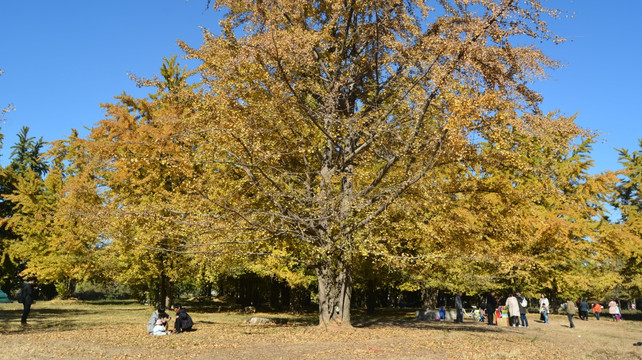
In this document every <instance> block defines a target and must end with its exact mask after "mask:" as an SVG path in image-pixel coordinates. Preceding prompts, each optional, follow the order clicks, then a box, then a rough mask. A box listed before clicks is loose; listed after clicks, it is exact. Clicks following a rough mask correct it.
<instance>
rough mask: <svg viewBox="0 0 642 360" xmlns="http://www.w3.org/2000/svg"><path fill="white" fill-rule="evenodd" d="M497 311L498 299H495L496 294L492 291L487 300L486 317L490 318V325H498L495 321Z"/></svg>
mask: <svg viewBox="0 0 642 360" xmlns="http://www.w3.org/2000/svg"><path fill="white" fill-rule="evenodd" d="M496 309H497V299H495V292H494V291H491V292H490V294H488V298H486V315H487V316H488V325H497V324H495V323H494V321H493V317H494V316H495V310H496Z"/></svg>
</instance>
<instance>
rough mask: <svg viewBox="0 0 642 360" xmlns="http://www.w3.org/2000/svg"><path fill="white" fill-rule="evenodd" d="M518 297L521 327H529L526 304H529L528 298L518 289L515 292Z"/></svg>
mask: <svg viewBox="0 0 642 360" xmlns="http://www.w3.org/2000/svg"><path fill="white" fill-rule="evenodd" d="M515 295H516V297H517V303H518V304H519V318H520V320H521V322H522V324H521V325H520V326H521V327H528V318H527V317H526V312H527V310H528V309H527V308H526V306H525V305H528V300H526V298H525V297H524V295H522V293H520V292H519V290H517V291H516V292H515ZM525 300H526V301H525Z"/></svg>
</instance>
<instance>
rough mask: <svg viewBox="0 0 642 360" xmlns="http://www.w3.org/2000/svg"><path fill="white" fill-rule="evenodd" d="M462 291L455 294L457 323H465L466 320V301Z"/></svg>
mask: <svg viewBox="0 0 642 360" xmlns="http://www.w3.org/2000/svg"><path fill="white" fill-rule="evenodd" d="M461 295H462V293H461V291H460V292H458V293H457V296H455V309H456V310H457V319H455V323H463V322H464V303H463V301H462V300H461Z"/></svg>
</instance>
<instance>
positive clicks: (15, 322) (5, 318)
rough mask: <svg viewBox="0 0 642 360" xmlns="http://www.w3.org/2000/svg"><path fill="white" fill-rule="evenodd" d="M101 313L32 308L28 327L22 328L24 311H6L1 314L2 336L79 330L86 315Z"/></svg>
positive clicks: (0, 332)
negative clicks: (81, 318) (80, 321)
mask: <svg viewBox="0 0 642 360" xmlns="http://www.w3.org/2000/svg"><path fill="white" fill-rule="evenodd" d="M98 313H100V311H94V310H77V309H73V310H67V309H38V308H35V307H32V308H31V312H30V313H29V317H28V318H27V322H28V323H29V325H28V326H26V327H22V326H20V319H21V317H22V309H15V310H4V311H2V312H0V334H11V333H24V332H39V331H52V330H56V331H66V330H74V329H77V328H78V327H79V326H80V325H79V323H78V321H77V320H74V319H69V317H73V318H75V319H78V318H80V317H82V316H85V315H95V314H98Z"/></svg>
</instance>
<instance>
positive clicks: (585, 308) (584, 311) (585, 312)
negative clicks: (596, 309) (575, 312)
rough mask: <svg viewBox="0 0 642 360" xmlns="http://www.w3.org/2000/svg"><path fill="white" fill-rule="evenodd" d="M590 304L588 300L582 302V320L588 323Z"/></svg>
mask: <svg viewBox="0 0 642 360" xmlns="http://www.w3.org/2000/svg"><path fill="white" fill-rule="evenodd" d="M588 312H589V304H588V303H587V302H586V300H582V302H580V319H582V320H587V321H588Z"/></svg>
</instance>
